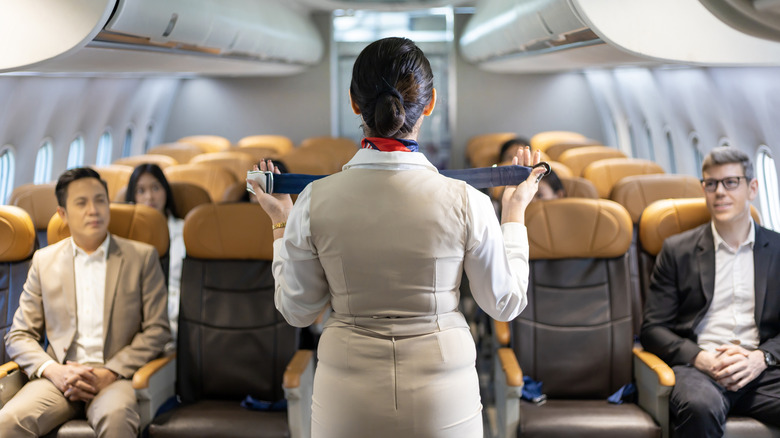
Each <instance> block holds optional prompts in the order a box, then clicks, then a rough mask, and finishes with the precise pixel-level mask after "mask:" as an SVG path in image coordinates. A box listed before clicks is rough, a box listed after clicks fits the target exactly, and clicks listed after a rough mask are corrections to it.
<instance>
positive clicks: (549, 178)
mask: <svg viewBox="0 0 780 438" xmlns="http://www.w3.org/2000/svg"><path fill="white" fill-rule="evenodd" d="M542 181H544V182H546V183H547V184H549V185H550V188H551V189H552V191H553V192H554V193H558V192H559V191H560V192H563V196H566V189H565V188H564V187H563V183H562V182H561V179H560V178H558V175H557V174H556V173H555V171H554V170H552V169H550V174H549V175H545V176H544V178H543V179H542Z"/></svg>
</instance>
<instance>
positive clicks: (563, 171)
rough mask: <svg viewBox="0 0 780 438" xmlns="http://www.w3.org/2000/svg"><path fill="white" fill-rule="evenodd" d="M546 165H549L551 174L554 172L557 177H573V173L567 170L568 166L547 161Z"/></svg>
mask: <svg viewBox="0 0 780 438" xmlns="http://www.w3.org/2000/svg"><path fill="white" fill-rule="evenodd" d="M547 164H549V165H550V167H551V168H552V170H553V172H555V174H556V175H558V177H561V176H565V177H573V176H575V175H574V173H573V172H572V171H571V169H569V166H567V165H565V164H563V163H561V162H560V161H555V160H551V161H548V162H547Z"/></svg>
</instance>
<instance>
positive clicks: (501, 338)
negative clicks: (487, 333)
mask: <svg viewBox="0 0 780 438" xmlns="http://www.w3.org/2000/svg"><path fill="white" fill-rule="evenodd" d="M493 334H494V335H495V337H496V342H497V344H498V347H499V348H500V347H506V346H508V345H509V323H508V322H506V321H496V320H493Z"/></svg>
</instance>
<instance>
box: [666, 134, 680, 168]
mask: <svg viewBox="0 0 780 438" xmlns="http://www.w3.org/2000/svg"><path fill="white" fill-rule="evenodd" d="M666 152H667V153H668V154H669V171H670V173H677V159H676V158H675V155H674V141H672V131H670V130H669V128H667V129H666Z"/></svg>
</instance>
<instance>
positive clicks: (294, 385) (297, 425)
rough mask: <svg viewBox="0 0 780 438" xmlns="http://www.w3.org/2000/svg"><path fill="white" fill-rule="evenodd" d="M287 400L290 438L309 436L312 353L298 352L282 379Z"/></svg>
mask: <svg viewBox="0 0 780 438" xmlns="http://www.w3.org/2000/svg"><path fill="white" fill-rule="evenodd" d="M282 387H283V388H284V395H285V398H287V422H288V423H289V427H290V437H291V438H309V437H310V436H311V396H312V391H313V389H314V352H313V351H311V350H298V351H297V352H296V353H295V355H294V356H293V357H292V359H290V363H288V364H287V368H286V369H285V370H284V376H283V378H282Z"/></svg>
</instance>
